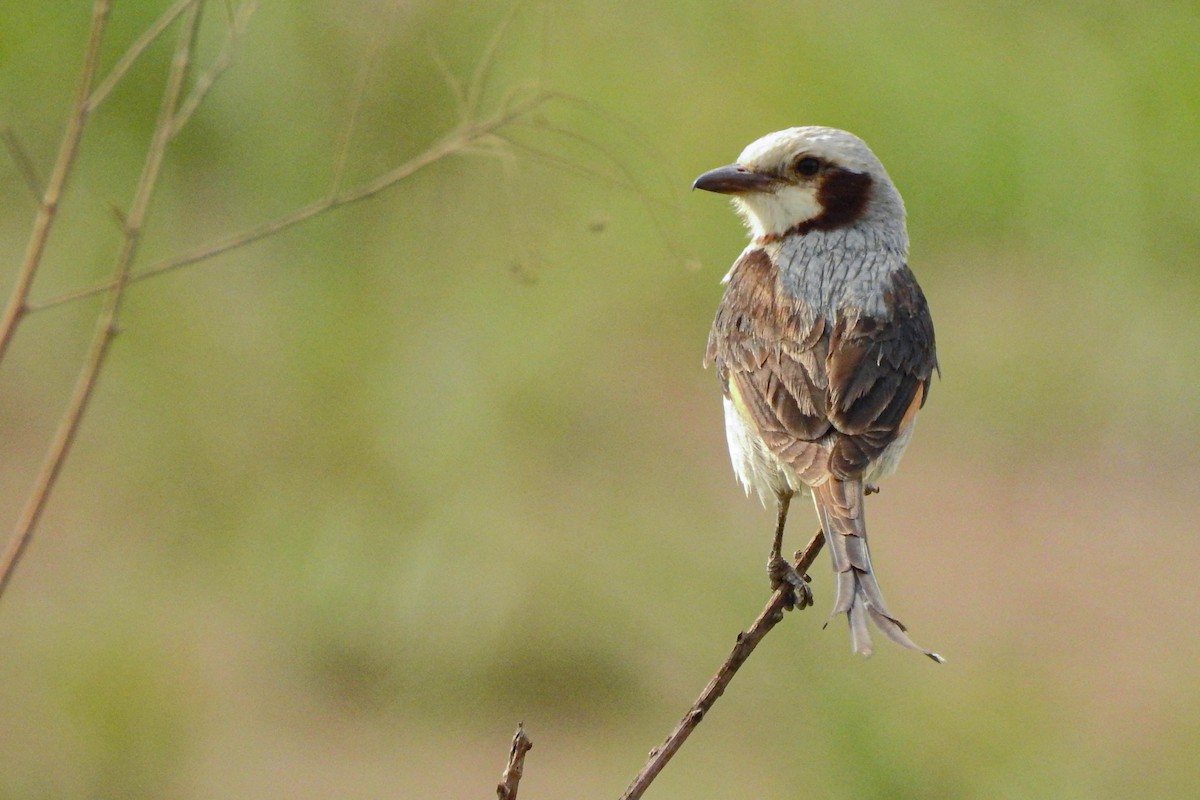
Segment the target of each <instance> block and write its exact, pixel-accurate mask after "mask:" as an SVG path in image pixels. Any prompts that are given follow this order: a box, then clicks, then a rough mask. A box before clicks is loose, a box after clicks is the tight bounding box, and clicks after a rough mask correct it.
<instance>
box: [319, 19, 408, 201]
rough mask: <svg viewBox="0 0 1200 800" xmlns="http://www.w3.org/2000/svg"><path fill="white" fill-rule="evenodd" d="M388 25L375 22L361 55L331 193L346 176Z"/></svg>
mask: <svg viewBox="0 0 1200 800" xmlns="http://www.w3.org/2000/svg"><path fill="white" fill-rule="evenodd" d="M397 5H398V4H393V5H392V7H391V8H390V9H389V11H390V13H391V14H395V13H396V10H397ZM389 22H390V21H389ZM390 27H391V25H390V24H385V23H384V22H383V21H382V20H379V21H378V22H376V24H375V36H374V37H373V38H372V39H371V43H370V44H369V45H367V51H366V53H365V54H364V55H363V59H362V65H361V66H360V67H359V70H358V81H357V83H356V84H355V86H354V95H353V99H352V100H351V101H350V114H349V115H348V116H347V117H346V127H345V129H343V131H342V142H341V145H340V146H339V147H338V154H337V161H336V162H335V163H334V165H333V183H332V188H331V189H330V190H329V193H330V194H331V195H336V194H337V193H338V192H340V191H341V190H342V181H343V180H344V179H345V177H346V166H347V165H348V164H349V163H350V146H351V145H352V144H354V134H355V132H356V131H357V129H358V116H359V114H360V113H362V104H363V98H365V97H366V96H367V83H368V81H369V80H370V78H371V73H372V72H373V71H374V70H375V64H376V62H378V61H379V53H380V52H381V51H382V50H383V40H384V37H385V36H386V34H387V31H388V29H389V28H390Z"/></svg>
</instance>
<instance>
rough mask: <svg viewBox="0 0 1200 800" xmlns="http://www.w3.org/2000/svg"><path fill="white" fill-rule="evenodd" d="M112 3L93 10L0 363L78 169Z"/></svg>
mask: <svg viewBox="0 0 1200 800" xmlns="http://www.w3.org/2000/svg"><path fill="white" fill-rule="evenodd" d="M110 5H111V3H110V0H96V3H95V5H94V6H93V7H92V29H91V33H90V34H89V35H88V43H87V50H86V51H85V54H84V58H83V74H82V75H81V76H80V78H79V92H78V95H77V97H76V100H75V108H74V110H73V111H72V112H71V116H70V118H69V119H68V120H67V127H66V130H65V131H64V132H63V140H62V145H61V146H60V147H59V150H58V158H57V160H56V161H55V162H54V170H53V171H52V172H51V173H50V181H49V183H47V184H46V193H45V195H43V197H42V202H41V205H40V206H39V207H38V213H37V217H36V218H35V219H34V222H33V232H32V234H31V235H30V237H29V245H28V247H27V248H26V250H25V260H24V261H23V262H22V263H21V269H20V271H19V272H18V273H17V283H16V286H14V287H13V291H12V294H11V295H10V296H9V299H8V305H7V306H6V307H5V309H4V316H3V317H2V318H0V361H3V360H4V354H5V353H6V352H8V346H9V344H10V343H11V342H12V337H13V334H15V333H16V331H17V325H19V324H20V322H21V320H22V319H23V318H24V316H25V314H26V313H27V312H28V311H29V307H28V300H29V290H30V289H31V288H32V287H33V279H34V276H35V275H37V271H38V267H39V265H40V264H41V263H42V254H43V253H44V252H45V251H46V242H47V240H48V239H49V236H50V229H51V228H52V227H54V220H55V219H56V218H57V216H58V203H59V200H60V199H62V194H63V191H64V189H65V188H66V186H67V178H68V177H69V176H70V174H71V169H72V167H74V166H75V156H76V154H77V153H78V152H79V141H80V139H81V138H83V129H84V126H85V125H86V124H87V119H88V112H89V110H90V108H91V106H90V104H89V102H88V95H89V94H90V93H91V91H92V83H93V81H95V79H96V70H97V67H98V65H99V63H100V45H101V43H102V42H103V40H104V29H105V27H106V25H107V23H108V12H109V8H110Z"/></svg>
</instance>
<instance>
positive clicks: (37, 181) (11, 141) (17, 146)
mask: <svg viewBox="0 0 1200 800" xmlns="http://www.w3.org/2000/svg"><path fill="white" fill-rule="evenodd" d="M0 139H3V140H4V149H5V150H7V151H8V155H9V158H11V159H12V160H13V164H15V165H16V167H17V172H19V173H21V179H22V180H23V181H25V185H26V186H27V187H29V193H30V194H31V195H33V199H34V201H35V202H38V203H40V202H42V196H43V192H44V191H45V190H44V189H43V188H42V178H41V176H40V175H38V172H37V167H35V166H34V165H33V159H32V158H30V157H29V151H28V150H26V149H25V145H23V144H21V140H20V138H18V137H17V133H16V131H14V130H13V129H12V128H9V127H4V128H0Z"/></svg>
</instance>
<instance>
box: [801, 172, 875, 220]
mask: <svg viewBox="0 0 1200 800" xmlns="http://www.w3.org/2000/svg"><path fill="white" fill-rule="evenodd" d="M870 194H871V176H870V175H868V174H866V173H865V172H851V171H850V170H845V169H838V168H834V169H831V170H829V171H828V172H827V173H826V174H825V176H824V178H823V180H822V181H821V187H820V188H819V189H817V201H818V202H819V203H820V204H821V208H822V209H824V210H823V211H822V213H821V216H819V217H817V218H816V219H814V220H813V221H812V222H813V227H814V228H820V229H823V230H830V229H832V228H843V227H845V226H847V225H851V224H853V223H854V222H855V221H857V220H858V218H859V217H861V216H862V215H863V211H865V210H866V208H867V197H868V196H869V195H870Z"/></svg>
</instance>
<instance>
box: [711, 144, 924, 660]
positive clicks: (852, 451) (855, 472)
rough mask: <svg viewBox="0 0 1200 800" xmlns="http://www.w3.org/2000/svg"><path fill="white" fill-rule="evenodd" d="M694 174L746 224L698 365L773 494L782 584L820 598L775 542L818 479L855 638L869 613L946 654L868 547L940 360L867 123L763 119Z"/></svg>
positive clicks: (749, 467) (803, 601)
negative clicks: (768, 128)
mask: <svg viewBox="0 0 1200 800" xmlns="http://www.w3.org/2000/svg"><path fill="white" fill-rule="evenodd" d="M692 188H693V189H702V190H704V191H708V192H716V193H719V194H724V195H728V196H730V197H731V198H732V203H733V206H734V208H735V210H736V211H737V212H738V214H739V215H740V216H741V217H742V219H743V221H744V223H745V225H746V227H747V228H748V229H749V234H750V244H749V245H747V246H746V248H745V249H744V250H743V251H742V253H741V255H740V256H739V257H738V259H737V260H736V261H735V262H734V264H733V267H732V268H731V269H730V270H729V273H728V274H727V275H726V276H725V278H724V280H723V281H722V283H723V284H724V286H725V290H724V295H723V297H722V299H721V302H720V305H719V306H718V308H717V314H716V319H715V320H714V321H713V327H712V332H711V334H710V336H709V339H708V347H707V349H706V352H705V358H704V366H705V367H706V368H707V367H708V366H710V365H715V367H716V373H717V377H718V379H719V381H720V384H721V388H722V392H723V395H724V412H725V429H726V438H727V441H728V445H729V455H730V459H731V460H732V462H733V469H734V472H735V474H736V476H737V478H738V480H739V481H740V483H741V484H742V486H743V487H744V488H745V490H746V493H747V495H749V494H750V492H751V491H752V490H753V491H756V492H757V493H758V494H759V496H760V497H761V498H762V501H763V503H764V504H766V503H768V502H769V501H770V500H771V499H774V501H775V503H776V508H777V512H778V513H777V521H776V528H775V537H774V543H773V546H772V548H771V554H770V557H769V560H768V573H769V575H770V576H771V582H772V586H773V588H775V589H780V588H786V589H787V590H788V592H789V594H788V603H787V607H788V608H789V609H790V608H792V607H796V608H804V607H806V606H808V605H811V604H812V602H813V597H812V590H811V588H810V587H809V585H808V576H802V575H798V574H797V573H796V570H795V569H794V568H793V567H792V566H791V565H790V564H789V563H788V562H787V561H786V560H784V559H783V557H782V556H781V554H780V550H781V548H782V541H783V531H784V527H785V525H786V522H787V515H788V509H789V507H790V503H791V500H792V498H793V497H794V496H796V495H798V494H799V495H806V494H807V495H810V496H811V497H812V500H813V504H814V506H815V508H816V512H817V517H818V519H819V521H820V525H821V530H822V532H823V534H824V537H825V541H826V543H827V544H828V546H829V551H830V553H831V556H832V561H833V570H834V573H835V579H836V596H835V598H834V604H833V611H832V612H831V614H830V617H829V619H830V620H832V619H834V618H835V617H836V616H837V615H838V614H845V615H846V617H847V620H848V624H849V628H850V639H851V647H852V650H853V651H854V652H856V653H859V654H861V655H863V656H869V655H871V652H872V642H871V633H870V630H869V625H868V623H871V624H873V625H874V626H875V628H877V629H878V630H879V631H881V632H882V633H883V634H884V635H885V636H887V637H888V638H889V639H891V640H892V641H894V642H896V643H897V644H900V645H902V646H903V647H906V648H909V649H911V650H916V651H918V652H920V653H924V654H925V655H926V656H928V657H929V658H931V659H933V660H934V661H937V662H939V663H940V662H942V661H944V659H943V658H942V657H941V656H940V655H938V654H937V653H935V652H933V651H932V650H928V649H926V648H924V647H922V646H920V645H918V644H917V643H916V642H914V641H913V640H912V638H911V637H910V636H909V635H908V633H907V628H905V626H904V625H903V624H902V623H901V622H900V620H899V619H897V617H896V616H895V614H893V613H892V612H891V611H890V610H889V609H888V606H887V604H886V603H885V602H884V599H883V594H882V592H881V591H880V588H879V583H878V581H877V580H876V577H875V571H874V568H873V566H872V564H871V556H870V552H869V550H868V547H867V526H866V515H865V497H866V495H868V494H872V493H874V492H876V491H878V482H879V481H880V480H881V479H882V478H884V477H886V476H888V475H890V474H891V473H892V472H894V471H895V469H896V466H897V464H898V463H899V461H900V457H901V455H902V454H903V453H904V449H905V447H907V445H908V443H909V440H910V439H911V437H912V434H913V428H914V425H915V423H916V417H917V413H918V412H919V411H920V410H921V408H922V406H924V404H925V401H926V399H927V398H928V395H929V387H930V382H931V381H932V378H933V375H934V373H937V372H939V370H938V361H937V353H936V347H935V342H934V331H933V320H932V318H931V316H930V312H929V305H928V302H927V301H926V299H925V295H924V293H923V292H922V291H921V287H920V285H919V284H918V283H917V279H916V277H915V276H914V275H913V273H912V271H911V270H910V269H909V266H908V232H907V227H906V222H905V208H904V201H903V199H902V198H901V197H900V193H899V191H898V190H897V189H896V187H895V185H894V184H893V183H892V180H891V178H890V177H888V173H887V171H886V170H885V169H884V167H883V164H882V163H881V162H880V160H879V159H878V158H877V157H876V156H875V154H874V153H873V152H872V151H871V149H870V148H869V147H868V146H867V144H866V143H865V142H864V141H863V140H862V139H860V138H859V137H857V136H855V135H854V134H852V133H849V132H847V131H843V130H839V129H836V128H828V127H821V126H804V127H796V128H788V129H786V130H781V131H776V132H774V133H769V134H767V135H766V136H763V137H762V138H760V139H757V140H756V141H754V142H752V143H751V144H749V145H748V146H747V147H746V148H745V149H744V150H743V151H742V153H741V155H740V156H739V157H738V159H737V161H736V162H735V163H733V164H730V165H728V166H724V167H718V168H717V169H713V170H710V171H708V172H705V173H704V174H702V175H701V176H700V177H698V178H696V180H695V182H694V183H693V185H692ZM939 374H940V373H939ZM825 624H826V625H828V624H829V622H828V621H826V623H825Z"/></svg>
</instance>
